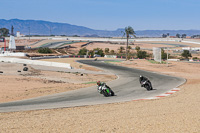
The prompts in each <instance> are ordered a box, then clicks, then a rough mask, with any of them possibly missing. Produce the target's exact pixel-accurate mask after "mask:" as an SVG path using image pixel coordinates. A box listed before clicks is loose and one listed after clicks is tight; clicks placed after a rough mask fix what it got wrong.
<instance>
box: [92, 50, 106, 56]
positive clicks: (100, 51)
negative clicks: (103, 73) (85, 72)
mask: <svg viewBox="0 0 200 133" xmlns="http://www.w3.org/2000/svg"><path fill="white" fill-rule="evenodd" d="M94 53H95V54H98V55H101V57H104V52H103V50H102V49H100V48H96V49H94Z"/></svg>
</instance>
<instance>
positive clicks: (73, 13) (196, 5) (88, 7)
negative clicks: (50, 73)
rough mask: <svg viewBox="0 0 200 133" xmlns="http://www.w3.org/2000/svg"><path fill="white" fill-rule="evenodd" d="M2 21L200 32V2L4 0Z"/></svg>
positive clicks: (185, 0) (166, 0) (0, 0)
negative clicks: (13, 20)
mask: <svg viewBox="0 0 200 133" xmlns="http://www.w3.org/2000/svg"><path fill="white" fill-rule="evenodd" d="M0 7H1V8H0V10H1V12H0V19H7V20H8V19H13V18H18V19H23V20H27V19H32V20H45V21H52V22H62V23H69V24H73V25H79V26H85V27H88V28H92V29H100V30H116V29H117V28H124V27H126V26H132V27H133V29H134V30H180V29H183V30H187V29H198V30H200V0H0Z"/></svg>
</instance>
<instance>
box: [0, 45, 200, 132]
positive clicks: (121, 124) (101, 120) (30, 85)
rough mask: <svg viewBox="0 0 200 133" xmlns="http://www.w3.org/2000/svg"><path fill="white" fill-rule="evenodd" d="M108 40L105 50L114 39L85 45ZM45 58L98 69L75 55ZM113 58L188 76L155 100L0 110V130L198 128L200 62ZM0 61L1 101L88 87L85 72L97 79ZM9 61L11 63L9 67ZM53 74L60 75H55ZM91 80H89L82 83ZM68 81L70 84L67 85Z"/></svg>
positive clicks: (135, 65)
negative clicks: (2, 111) (154, 62)
mask: <svg viewBox="0 0 200 133" xmlns="http://www.w3.org/2000/svg"><path fill="white" fill-rule="evenodd" d="M165 43H166V42H165ZM173 43H174V42H173ZM104 45H105V44H104ZM136 45H139V46H141V47H142V48H148V47H152V46H153V44H150V43H138V44H137V43H136V44H135V46H136ZM150 45H151V46H150ZM155 45H156V46H158V47H160V46H163V45H162V44H160V45H159V44H155ZM89 46H90V45H89ZM89 46H87V47H89ZM108 46H109V48H110V50H112V47H113V45H112V46H110V45H105V46H103V45H102V43H98V44H96V45H95V46H92V45H91V46H90V47H89V48H91V49H93V48H96V47H99V48H102V49H105V47H108ZM120 46H122V45H119V47H120ZM191 46H192V45H191ZM196 47H197V46H196ZM113 49H116V50H117V49H118V45H117V44H116V46H115V47H113ZM49 61H57V62H66V63H70V64H71V65H72V67H74V68H78V69H90V70H93V71H100V70H98V69H97V68H92V67H90V66H86V65H82V64H79V63H77V62H75V61H74V59H67V60H66V59H65V60H62V59H59V60H55V59H54V60H49ZM113 63H114V62H113ZM115 63H116V64H118V65H123V66H127V67H134V68H138V69H143V70H148V71H155V72H159V73H162V74H167V75H174V76H179V77H183V78H186V79H187V82H186V83H185V84H184V85H182V86H180V87H179V88H180V89H181V90H180V91H179V92H176V93H175V94H172V95H171V96H168V97H164V98H160V99H154V100H141V101H130V102H124V103H115V104H105V105H94V106H85V107H74V108H61V109H51V110H37V111H25V112H13V113H0V131H1V132H3V133H4V132H5V133H12V132H17V133H24V132H28V133H35V132H43V133H49V132H59V133H66V132H67V133H85V132H88V133H101V132H106V133H107V132H108V133H112V132H117V133H199V132H200V97H199V94H200V87H199V86H200V75H199V71H200V67H199V66H200V64H195V63H184V62H170V64H169V66H168V67H167V65H166V64H152V63H150V62H148V61H147V60H131V61H124V62H118V63H117V62H115ZM0 65H1V66H0V69H1V70H3V71H4V73H3V74H0V77H1V79H0V92H1V93H0V101H1V102H6V101H13V100H19V99H26V98H30V97H36V96H42V95H48V94H53V93H58V92H64V91H69V90H72V89H78V88H82V87H87V85H88V86H89V85H94V84H92V82H91V81H88V80H87V79H88V78H90V80H92V79H93V81H95V80H96V79H97V75H84V76H86V77H85V78H84V76H83V77H81V76H80V75H79V74H77V75H76V74H75V73H57V72H48V71H37V70H34V69H32V68H29V69H30V71H28V72H24V71H22V69H23V66H22V65H19V66H12V65H9V66H4V65H5V64H4V65H3V66H2V63H0ZM11 66H12V67H13V68H11ZM14 68H16V69H14ZM18 70H21V73H19V72H17V71H18ZM6 71H7V72H6ZM54 75H56V77H59V78H58V79H57V80H55V76H54ZM106 76H107V75H102V76H101V78H102V79H105V77H106ZM69 77H70V78H69ZM71 77H74V79H71ZM80 77H81V78H80ZM95 78H96V79H95ZM98 78H99V77H98ZM114 78H115V77H112V79H114ZM107 79H111V77H107ZM90 82H91V84H84V83H90ZM22 83H23V84H22ZM16 84H17V85H16ZM67 85H70V86H73V87H71V88H70V87H68V86H67ZM8 86H9V87H8ZM20 86H21V87H20ZM5 88H7V89H5ZM8 88H9V89H8Z"/></svg>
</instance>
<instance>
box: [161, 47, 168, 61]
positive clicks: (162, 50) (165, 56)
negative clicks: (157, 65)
mask: <svg viewBox="0 0 200 133" xmlns="http://www.w3.org/2000/svg"><path fill="white" fill-rule="evenodd" d="M161 59H167V53H165V51H164V49H161Z"/></svg>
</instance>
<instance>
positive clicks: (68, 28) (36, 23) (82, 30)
mask: <svg viewBox="0 0 200 133" xmlns="http://www.w3.org/2000/svg"><path fill="white" fill-rule="evenodd" d="M12 25H13V26H14V32H15V33H16V31H20V33H21V34H24V35H29V31H30V35H67V36H72V35H78V36H95V37H96V36H100V37H121V36H123V34H122V33H121V31H123V30H124V29H117V30H115V31H107V30H94V29H90V28H87V27H83V26H77V25H71V24H68V23H57V22H49V21H42V20H20V19H11V20H5V19H0V28H7V29H9V30H10V29H11V26H12ZM133 28H134V27H133ZM135 32H136V36H138V37H161V36H162V34H167V33H169V34H170V36H175V35H176V34H177V33H179V34H187V35H189V36H191V35H197V34H200V30H139V31H135Z"/></svg>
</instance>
